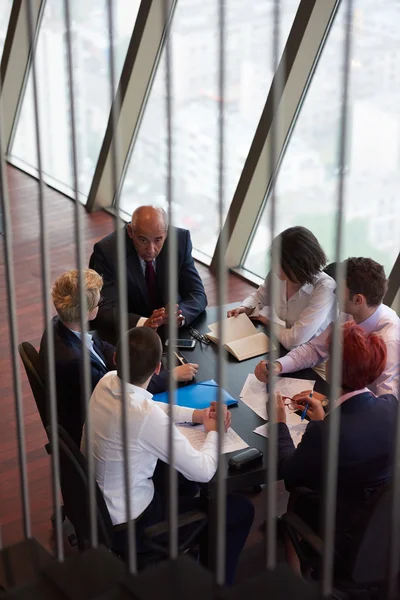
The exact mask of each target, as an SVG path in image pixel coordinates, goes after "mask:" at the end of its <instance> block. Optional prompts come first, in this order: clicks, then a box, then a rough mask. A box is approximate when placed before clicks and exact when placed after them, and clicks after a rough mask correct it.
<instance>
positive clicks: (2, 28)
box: [0, 0, 13, 59]
mask: <svg viewBox="0 0 400 600" xmlns="http://www.w3.org/2000/svg"><path fill="white" fill-rule="evenodd" d="M12 3H13V0H2V2H1V11H0V59H1V55H2V54H3V48H4V42H5V40H6V35H7V28H8V21H9V19H10V13H11V7H12Z"/></svg>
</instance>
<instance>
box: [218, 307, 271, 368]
mask: <svg viewBox="0 0 400 600" xmlns="http://www.w3.org/2000/svg"><path fill="white" fill-rule="evenodd" d="M223 323H224V339H223V340H222V344H223V346H224V348H226V349H227V350H228V352H230V353H231V354H233V356H234V357H235V358H237V359H238V360H246V359H247V358H253V357H254V356H260V354H265V353H266V352H269V351H270V350H271V348H272V344H271V342H270V341H269V338H268V337H267V336H266V335H265V333H262V332H261V331H257V329H256V328H255V327H254V325H253V323H252V322H251V321H250V319H249V317H248V316H247V315H246V314H245V313H242V314H240V315H238V316H237V317H231V318H230V319H225V320H224V322H223ZM208 328H209V330H210V331H208V332H207V337H208V338H209V339H210V340H211V341H212V342H215V343H217V344H218V343H219V342H220V335H219V324H218V323H213V324H212V325H209V326H208Z"/></svg>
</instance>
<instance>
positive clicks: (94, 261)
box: [89, 228, 207, 331]
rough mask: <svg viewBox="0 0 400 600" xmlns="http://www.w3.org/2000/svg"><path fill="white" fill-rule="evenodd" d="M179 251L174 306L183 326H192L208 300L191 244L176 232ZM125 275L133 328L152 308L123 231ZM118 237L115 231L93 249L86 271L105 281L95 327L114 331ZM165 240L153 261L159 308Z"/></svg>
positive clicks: (164, 288) (183, 232)
mask: <svg viewBox="0 0 400 600" xmlns="http://www.w3.org/2000/svg"><path fill="white" fill-rule="evenodd" d="M176 233H177V248H178V257H177V260H178V264H177V272H178V298H177V304H179V307H180V309H181V310H182V313H183V315H184V317H185V321H186V324H189V323H191V322H192V321H193V320H194V319H195V318H196V317H197V316H198V315H199V314H200V313H202V312H203V311H204V309H205V308H206V306H207V297H206V294H205V291H204V287H203V283H202V281H201V279H200V275H199V274H198V272H197V269H196V267H195V265H194V261H193V257H192V242H191V239H190V233H189V231H188V230H187V229H176ZM125 236H126V239H125V248H126V272H127V289H128V313H129V314H128V321H129V322H128V325H129V327H135V326H136V324H137V322H138V320H139V318H140V317H149V316H150V315H151V312H152V311H151V307H150V305H149V299H148V294H147V287H146V281H145V278H144V274H143V270H142V266H141V264H140V261H139V256H138V254H137V252H136V250H135V247H134V245H133V243H132V240H131V238H130V237H129V236H128V233H127V231H126V228H125ZM116 241H117V234H116V232H115V231H114V232H113V233H111V234H110V235H108V236H106V237H105V238H103V239H102V240H100V242H97V244H95V245H94V248H93V254H92V256H91V257H90V262H89V267H90V268H91V269H95V270H96V271H97V272H98V273H99V274H100V275H102V277H103V279H104V286H103V290H102V295H103V297H104V303H103V306H102V307H101V308H100V310H99V314H98V316H97V319H96V321H95V326H96V327H98V326H99V325H100V327H101V328H108V329H113V330H114V331H115V328H116V326H117V320H118V290H117V250H116ZM168 248H169V244H168V237H167V239H166V240H165V243H164V246H163V248H162V250H161V252H160V254H159V255H158V257H157V259H156V279H157V287H158V296H159V299H160V308H161V307H163V306H166V305H167V304H168Z"/></svg>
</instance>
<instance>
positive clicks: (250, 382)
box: [239, 373, 267, 398]
mask: <svg viewBox="0 0 400 600" xmlns="http://www.w3.org/2000/svg"><path fill="white" fill-rule="evenodd" d="M253 394H265V395H266V394H267V386H266V385H265V383H262V382H261V381H258V379H257V377H256V376H255V375H254V374H253V373H250V375H247V378H246V381H245V382H244V386H243V388H242V391H241V392H240V395H239V398H244V397H245V396H252V395H253Z"/></svg>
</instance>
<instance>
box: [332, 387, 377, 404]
mask: <svg viewBox="0 0 400 600" xmlns="http://www.w3.org/2000/svg"><path fill="white" fill-rule="evenodd" d="M366 393H368V394H372V392H371V390H369V389H368V388H367V387H365V388H363V389H362V390H354V391H353V392H348V393H347V394H343V396H339V398H338V399H337V400H336V402H335V406H340V405H341V404H343V402H346V400H349V399H350V398H352V397H353V396H358V395H359V394H366Z"/></svg>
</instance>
